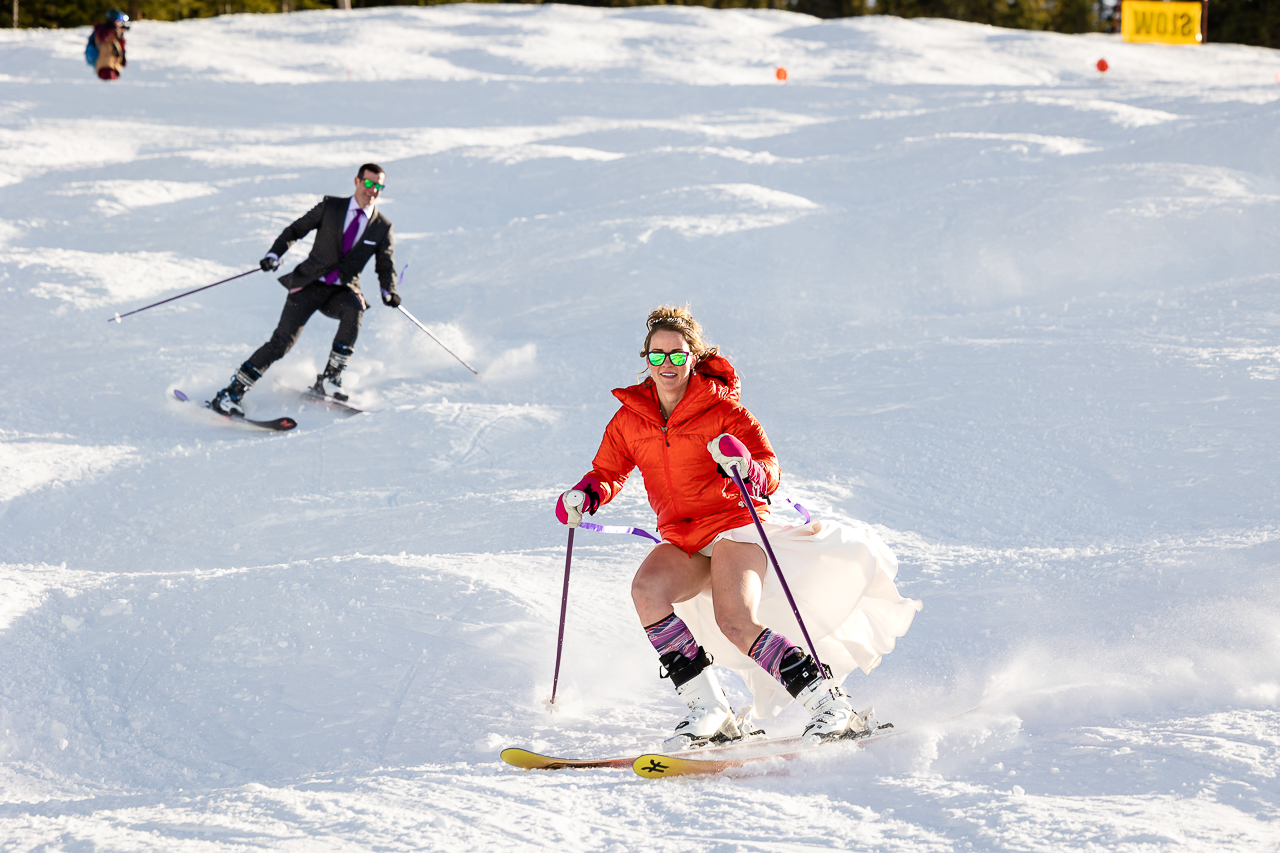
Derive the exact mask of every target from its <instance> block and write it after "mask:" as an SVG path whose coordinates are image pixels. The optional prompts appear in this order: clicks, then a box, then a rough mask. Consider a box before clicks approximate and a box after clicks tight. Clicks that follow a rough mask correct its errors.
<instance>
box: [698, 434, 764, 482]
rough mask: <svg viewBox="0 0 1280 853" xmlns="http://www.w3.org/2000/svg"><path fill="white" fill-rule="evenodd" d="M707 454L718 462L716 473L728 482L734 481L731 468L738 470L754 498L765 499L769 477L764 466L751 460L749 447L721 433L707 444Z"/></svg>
mask: <svg viewBox="0 0 1280 853" xmlns="http://www.w3.org/2000/svg"><path fill="white" fill-rule="evenodd" d="M707 452H709V453H710V454H711V458H712V459H714V460H715V461H716V471H717V472H718V473H719V474H720V476H721V477H724V478H725V479H727V480H731V479H733V475H732V474H730V473H729V471H730V469H731V468H737V469H738V476H739V477H741V478H742V485H744V486H746V487H747V494H749V495H751V497H753V498H763V497H764V494H765V489H766V488H768V486H769V476H768V475H767V474H766V473H765V470H764V466H763V465H761V464H760V463H759V462H757V461H755V460H754V459H752V458H751V451H750V450H748V449H747V446H746V445H745V444H743V443H742V442H741V441H739V440H738V439H737V438H735V437H733V436H732V435H729V433H727V432H726V433H721V434H720V435H718V436H716V437H715V438H713V439H711V441H709V442H708V443H707Z"/></svg>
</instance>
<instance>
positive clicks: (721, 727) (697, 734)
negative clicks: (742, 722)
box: [662, 646, 741, 752]
mask: <svg viewBox="0 0 1280 853" xmlns="http://www.w3.org/2000/svg"><path fill="white" fill-rule="evenodd" d="M662 664H663V666H664V667H665V668H666V670H667V675H668V676H669V677H670V678H671V681H672V683H673V684H675V686H676V693H679V694H680V698H681V699H683V700H684V701H685V704H686V705H688V706H689V714H688V716H686V717H685V718H684V719H683V720H681V721H680V722H679V723H677V724H676V728H675V732H674V733H673V734H672V736H671V737H669V738H667V739H666V740H664V741H663V742H662V749H663V751H664V752H679V751H681V750H686V749H696V748H698V747H700V746H706V745H708V744H712V743H725V742H728V741H731V740H737V739H738V738H739V737H741V734H740V733H739V731H738V726H737V722H736V718H735V717H734V713H733V708H731V707H729V700H728V698H726V697H725V695H724V688H722V687H721V686H720V680H719V679H718V678H716V674H715V672H714V671H713V670H712V669H711V659H710V658H709V657H708V656H707V653H706V652H705V651H704V650H703V649H702V647H701V646H699V647H698V657H697V658H696V659H695V660H689V659H688V658H686V657H685V656H684V655H681V654H680V653H679V652H670V653H668V654H666V655H663V657H662Z"/></svg>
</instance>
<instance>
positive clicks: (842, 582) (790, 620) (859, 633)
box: [675, 519, 924, 719]
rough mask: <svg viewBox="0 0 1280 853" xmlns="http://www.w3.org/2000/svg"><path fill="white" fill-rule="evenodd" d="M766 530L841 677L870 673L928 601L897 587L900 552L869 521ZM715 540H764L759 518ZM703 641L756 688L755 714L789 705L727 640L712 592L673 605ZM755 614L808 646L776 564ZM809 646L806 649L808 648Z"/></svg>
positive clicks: (821, 648) (827, 660)
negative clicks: (900, 591)
mask: <svg viewBox="0 0 1280 853" xmlns="http://www.w3.org/2000/svg"><path fill="white" fill-rule="evenodd" d="M764 529H765V534H766V535H767V536H768V537H769V544H770V545H772V546H773V553H774V554H775V555H776V556H777V558H778V563H779V565H780V566H781V567H782V572H783V575H784V576H785V577H786V579H787V586H788V587H789V588H790V589H791V594H792V596H794V597H795V600H796V605H797V606H798V607H799V608H800V616H801V617H802V618H803V619H804V624H805V627H806V628H808V629H809V636H810V637H811V638H812V639H813V641H814V644H815V645H816V646H817V651H818V656H819V657H820V658H821V659H822V662H823V663H824V664H826V665H827V666H829V667H831V673H832V675H833V676H834V677H835V679H836V680H837V681H844V679H845V677H846V676H847V675H848V674H849V673H851V672H853V670H855V669H861V670H862V671H863V672H870V671H871V670H872V669H874V668H875V667H876V666H877V665H878V664H879V663H880V658H881V657H882V656H883V655H887V654H888V653H889V652H891V651H893V647H894V644H895V642H896V641H897V638H898V637H901V636H902V635H903V634H905V633H907V629H908V628H910V627H911V620H912V619H914V618H915V615H916V613H917V612H919V610H920V609H921V607H923V606H924V605H923V604H922V603H921V602H919V601H916V600H914V599H910V598H903V597H902V596H901V595H899V594H898V590H897V587H895V586H894V583H893V581H894V578H896V577H897V575H898V559H897V558H896V557H894V555H893V552H892V551H890V550H889V546H888V545H886V544H885V543H884V540H882V539H881V538H880V537H879V536H878V535H876V532H875V531H874V530H872V529H871V528H870V527H869V526H867V525H866V524H863V523H861V522H857V523H854V524H851V525H841V524H833V523H830V522H823V521H819V520H817V519H815V520H814V521H812V522H810V523H809V524H805V525H801V526H798V527H788V526H786V525H781V524H773V523H770V522H766V523H765V524H764ZM716 538H717V539H732V540H734V541H735V542H754V543H756V544H757V545H758V544H760V534H759V533H758V532H757V531H756V527H755V525H754V524H749V525H747V526H746V527H739V528H736V529H734V530H729V531H726V532H724V533H721V534H720V535H719V536H717V537H716ZM675 611H676V615H677V616H679V617H680V618H681V619H683V620H684V621H685V624H687V625H688V626H689V630H691V631H692V632H693V636H694V637H695V638H696V639H697V640H698V642H699V643H700V644H701V645H702V646H703V647H704V648H705V649H706V650H707V651H708V652H709V653H710V654H711V655H712V656H713V657H714V658H715V662H716V664H717V665H718V666H725V667H728V668H729V669H732V670H734V671H735V672H737V673H739V674H740V675H741V676H742V677H743V678H744V679H745V680H746V682H747V687H748V688H749V689H750V690H751V694H752V697H753V698H754V703H753V705H752V713H753V715H754V716H755V717H756V719H768V718H770V717H774V716H776V715H777V714H779V713H781V711H782V709H783V708H785V707H787V705H788V704H790V702H791V701H792V700H791V695H790V694H789V693H787V691H786V689H785V688H784V687H783V686H782V685H781V684H779V683H778V681H777V680H776V679H775V678H773V676H771V675H769V673H767V672H765V671H764V670H763V669H761V668H760V665H759V664H757V663H756V662H755V661H753V660H752V659H751V658H749V657H748V656H746V655H744V654H743V653H742V652H740V651H738V649H737V648H736V647H735V646H734V645H733V644H732V643H730V642H729V640H728V638H726V637H725V635H724V634H723V633H721V631H720V628H719V627H718V626H717V625H716V617H715V610H714V608H713V606H712V603H711V591H710V590H707V591H705V592H703V593H702V594H700V595H698V596H696V597H695V598H692V599H690V600H689V601H686V602H683V603H681V604H677V605H676V606H675ZM757 618H758V619H759V621H760V622H762V623H763V624H764V625H765V626H767V627H768V628H770V629H772V630H773V631H775V632H777V633H781V634H784V635H786V637H787V638H788V639H789V640H791V642H793V643H795V644H796V645H798V646H800V647H801V648H805V647H806V644H805V641H804V635H803V633H801V631H800V626H799V624H798V623H797V622H796V618H795V615H794V614H793V613H792V612H791V605H790V604H788V603H787V596H786V594H785V593H784V592H783V590H782V584H780V583H779V582H778V575H777V572H775V571H774V569H773V565H772V564H770V565H769V568H768V572H767V574H766V575H765V580H764V589H763V590H762V592H761V595H760V608H759V610H758V611H757ZM806 651H807V649H806Z"/></svg>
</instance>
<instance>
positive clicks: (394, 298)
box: [382, 290, 400, 308]
mask: <svg viewBox="0 0 1280 853" xmlns="http://www.w3.org/2000/svg"><path fill="white" fill-rule="evenodd" d="M382 304H383V305H385V306H387V307H388V308H399V307H400V294H398V293H396V292H395V291H394V290H384V291H382Z"/></svg>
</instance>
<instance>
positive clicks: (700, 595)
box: [556, 306, 921, 751]
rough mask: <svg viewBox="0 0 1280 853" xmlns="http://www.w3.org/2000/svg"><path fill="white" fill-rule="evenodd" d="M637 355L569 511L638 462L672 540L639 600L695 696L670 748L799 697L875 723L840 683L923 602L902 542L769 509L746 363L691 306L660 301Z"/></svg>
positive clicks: (814, 730) (821, 732)
mask: <svg viewBox="0 0 1280 853" xmlns="http://www.w3.org/2000/svg"><path fill="white" fill-rule="evenodd" d="M640 355H641V356H642V357H644V358H645V359H646V360H647V362H648V371H649V376H648V377H647V378H646V379H645V380H644V381H643V382H641V383H640V384H638V385H632V386H630V387H628V388H619V389H616V390H614V392H613V395H614V396H615V397H617V398H618V400H619V401H620V402H621V403H622V408H620V409H619V410H618V413H617V414H616V415H614V417H613V419H612V420H611V421H610V422H609V425H608V427H606V428H605V433H604V439H603V440H602V441H601V443H600V450H599V451H598V452H597V453H596V457H595V460H594V462H593V463H592V466H591V471H590V473H588V474H587V475H586V476H585V477H583V478H582V479H581V480H580V481H579V482H578V484H577V485H575V486H574V487H573V489H572V490H570V491H568V492H565V493H563V494H561V495H560V497H559V499H558V500H557V502H556V518H557V519H558V520H559V521H560V523H561V524H569V523H573V524H575V525H576V524H578V523H580V522H581V520H582V514H583V513H584V512H586V513H590V514H595V512H596V510H598V509H599V508H600V507H601V506H603V505H604V504H607V503H608V502H609V501H610V500H612V499H613V498H614V497H616V496H617V494H618V492H619V491H620V490H621V489H622V487H623V484H624V483H626V480H627V477H628V476H629V475H630V473H631V471H632V470H633V469H635V468H639V469H640V473H641V475H642V476H643V477H644V484H645V488H646V489H647V491H648V496H649V504H650V506H652V507H653V511H654V512H655V513H656V514H657V516H658V529H659V531H660V532H661V534H662V540H663V541H662V543H661V544H659V545H657V546H655V547H654V548H653V550H651V551H650V552H649V554H648V555H647V556H646V557H645V559H644V561H643V562H642V563H641V564H640V568H639V570H638V571H637V572H636V574H635V578H634V580H633V581H632V584H631V598H632V601H633V602H634V604H635V608H636V615H637V616H639V618H640V624H641V625H643V626H644V630H645V633H646V634H647V635H648V637H649V641H650V642H651V643H652V644H653V647H654V649H655V650H656V651H657V653H658V660H659V662H660V664H661V667H660V669H659V673H660V677H662V678H670V679H671V683H672V684H673V685H674V686H675V689H676V693H677V694H679V696H680V698H681V699H683V700H684V702H685V703H686V704H687V705H688V706H689V714H688V716H686V717H685V718H684V719H683V720H681V721H680V722H679V723H678V724H677V725H676V727H675V731H674V733H673V735H672V737H670V738H669V739H667V740H666V741H664V743H663V747H664V749H666V750H669V751H674V750H680V749H690V748H696V747H699V746H704V745H707V744H711V743H725V742H729V741H733V740H737V739H739V738H742V737H746V736H748V735H752V734H758V732H755V731H753V729H754V723H753V721H752V720H753V717H754V718H759V719H764V718H769V717H773V716H776V715H777V714H778V713H780V712H781V711H782V710H783V709H784V708H785V707H786V706H787V705H788V704H789V703H790V702H791V700H792V698H795V699H796V700H798V701H799V702H800V703H801V704H802V705H803V706H804V707H805V709H806V710H807V711H808V712H809V714H810V719H809V722H808V724H807V725H806V726H805V729H804V736H805V737H807V738H810V739H821V740H828V739H834V738H841V737H855V736H860V735H862V734H867V733H869V732H870V731H872V730H873V729H874V728H875V727H876V721H875V718H874V713H873V711H872V710H871V709H867V710H865V711H863V712H861V713H858V712H855V711H854V708H853V705H852V704H851V703H850V701H849V698H848V696H846V695H845V692H844V690H843V689H842V687H841V684H842V683H843V681H844V678H845V676H847V675H848V674H849V673H851V672H852V671H853V670H854V669H855V668H859V669H861V670H863V672H870V671H871V669H872V668H874V667H875V666H876V665H877V664H879V662H880V658H881V656H882V655H884V654H887V653H888V652H890V651H892V650H893V647H894V643H895V640H896V639H897V638H898V637H900V636H902V635H903V634H905V633H906V631H907V629H908V628H909V627H910V626H911V621H912V619H913V618H914V617H915V614H916V612H917V611H919V610H920V608H921V604H920V602H918V601H913V600H911V599H904V598H902V597H901V596H900V595H899V594H898V591H897V589H896V588H895V586H894V582H893V581H894V577H895V576H896V574H897V569H898V564H897V560H896V559H895V558H894V556H893V553H892V552H891V551H890V550H889V548H888V546H886V545H885V544H884V542H883V541H882V540H881V539H880V537H879V536H877V535H876V534H875V532H874V531H872V530H871V529H870V528H869V527H867V526H866V525H863V524H857V525H855V526H843V525H836V524H830V523H824V522H821V521H816V520H815V521H812V522H810V523H807V524H804V525H800V526H787V525H783V524H778V523H774V522H771V521H769V520H768V518H769V502H768V496H769V495H771V494H773V493H774V492H775V491H777V488H778V484H779V481H780V472H779V470H778V460H777V457H776V456H775V455H774V452H773V448H772V447H771V446H770V444H769V439H768V437H767V436H766V435H765V433H764V430H763V429H762V428H761V426H760V424H759V422H758V421H756V419H755V418H754V417H753V416H752V415H751V413H750V412H749V411H747V410H746V408H744V407H743V406H742V404H741V403H739V402H738V397H739V391H740V388H741V383H740V382H739V380H738V376H737V373H736V372H735V371H734V369H733V366H732V365H731V364H730V363H729V361H728V360H727V359H726V358H725V357H724V356H722V355H720V354H719V353H718V352H717V350H716V348H715V347H711V346H708V345H707V343H706V341H705V340H704V339H703V335H702V328H701V326H700V325H699V324H698V322H697V321H696V320H695V319H694V318H693V316H692V315H691V314H690V312H689V310H688V309H687V308H678V307H673V306H663V307H660V308H658V309H656V310H655V311H653V312H652V313H651V314H650V315H649V319H648V335H647V336H646V337H645V340H644V348H643V349H642V350H641V351H640ZM731 466H736V467H737V470H738V472H739V475H740V476H741V479H742V481H743V484H744V486H745V487H746V491H747V492H748V493H749V494H750V495H751V499H752V502H753V503H754V504H755V507H756V511H757V513H758V514H759V516H760V517H761V521H762V523H763V527H764V530H765V532H766V535H767V536H768V539H769V543H770V544H771V545H772V546H773V549H774V553H775V555H776V556H777V558H778V561H779V564H780V565H781V566H782V567H783V571H784V572H785V573H786V576H787V583H788V585H789V586H790V589H791V592H792V595H793V596H794V598H795V600H796V604H797V606H798V608H799V611H800V614H801V618H803V619H804V622H805V627H807V628H808V631H809V636H810V637H811V638H812V639H813V641H814V644H815V650H816V651H817V653H818V654H819V655H821V657H822V661H823V665H824V667H825V671H822V670H820V669H819V667H818V665H817V663H816V662H815V661H814V658H813V656H812V655H811V654H809V653H808V652H806V651H805V650H804V649H802V648H800V647H799V646H797V645H796V644H795V643H794V642H792V641H791V640H790V639H789V637H800V636H803V631H802V630H801V628H800V625H799V624H798V623H797V621H796V618H795V616H794V614H793V612H792V609H791V607H790V606H789V605H788V603H787V601H786V597H785V594H784V592H783V590H782V587H781V584H780V583H779V582H778V579H777V577H776V573H775V572H771V571H770V567H769V564H768V561H767V560H766V557H765V551H764V549H763V548H762V547H761V539H760V536H759V533H758V532H757V530H756V527H755V524H754V522H753V521H752V518H751V514H750V511H749V510H748V509H747V507H746V505H745V503H744V502H743V499H742V493H741V492H740V491H739V490H738V488H737V485H736V484H735V483H734V482H733V480H732V479H730V474H729V473H728V472H729V471H730V468H731ZM770 626H772V627H770ZM784 631H785V633H783V632H784ZM713 661H715V662H718V663H719V664H721V665H722V666H727V667H729V668H730V669H732V670H734V671H736V672H738V673H739V674H740V675H742V677H743V678H744V679H745V681H746V683H747V687H748V688H749V689H750V691H751V694H752V697H753V704H752V706H751V708H749V709H747V710H745V711H743V712H742V713H741V714H735V712H734V710H733V709H732V708H731V707H730V705H729V701H728V699H727V697H726V696H725V693H724V689H723V688H722V687H721V685H720V682H719V680H718V679H717V678H716V674H715V670H713V669H712V667H711V664H712V662H713Z"/></svg>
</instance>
